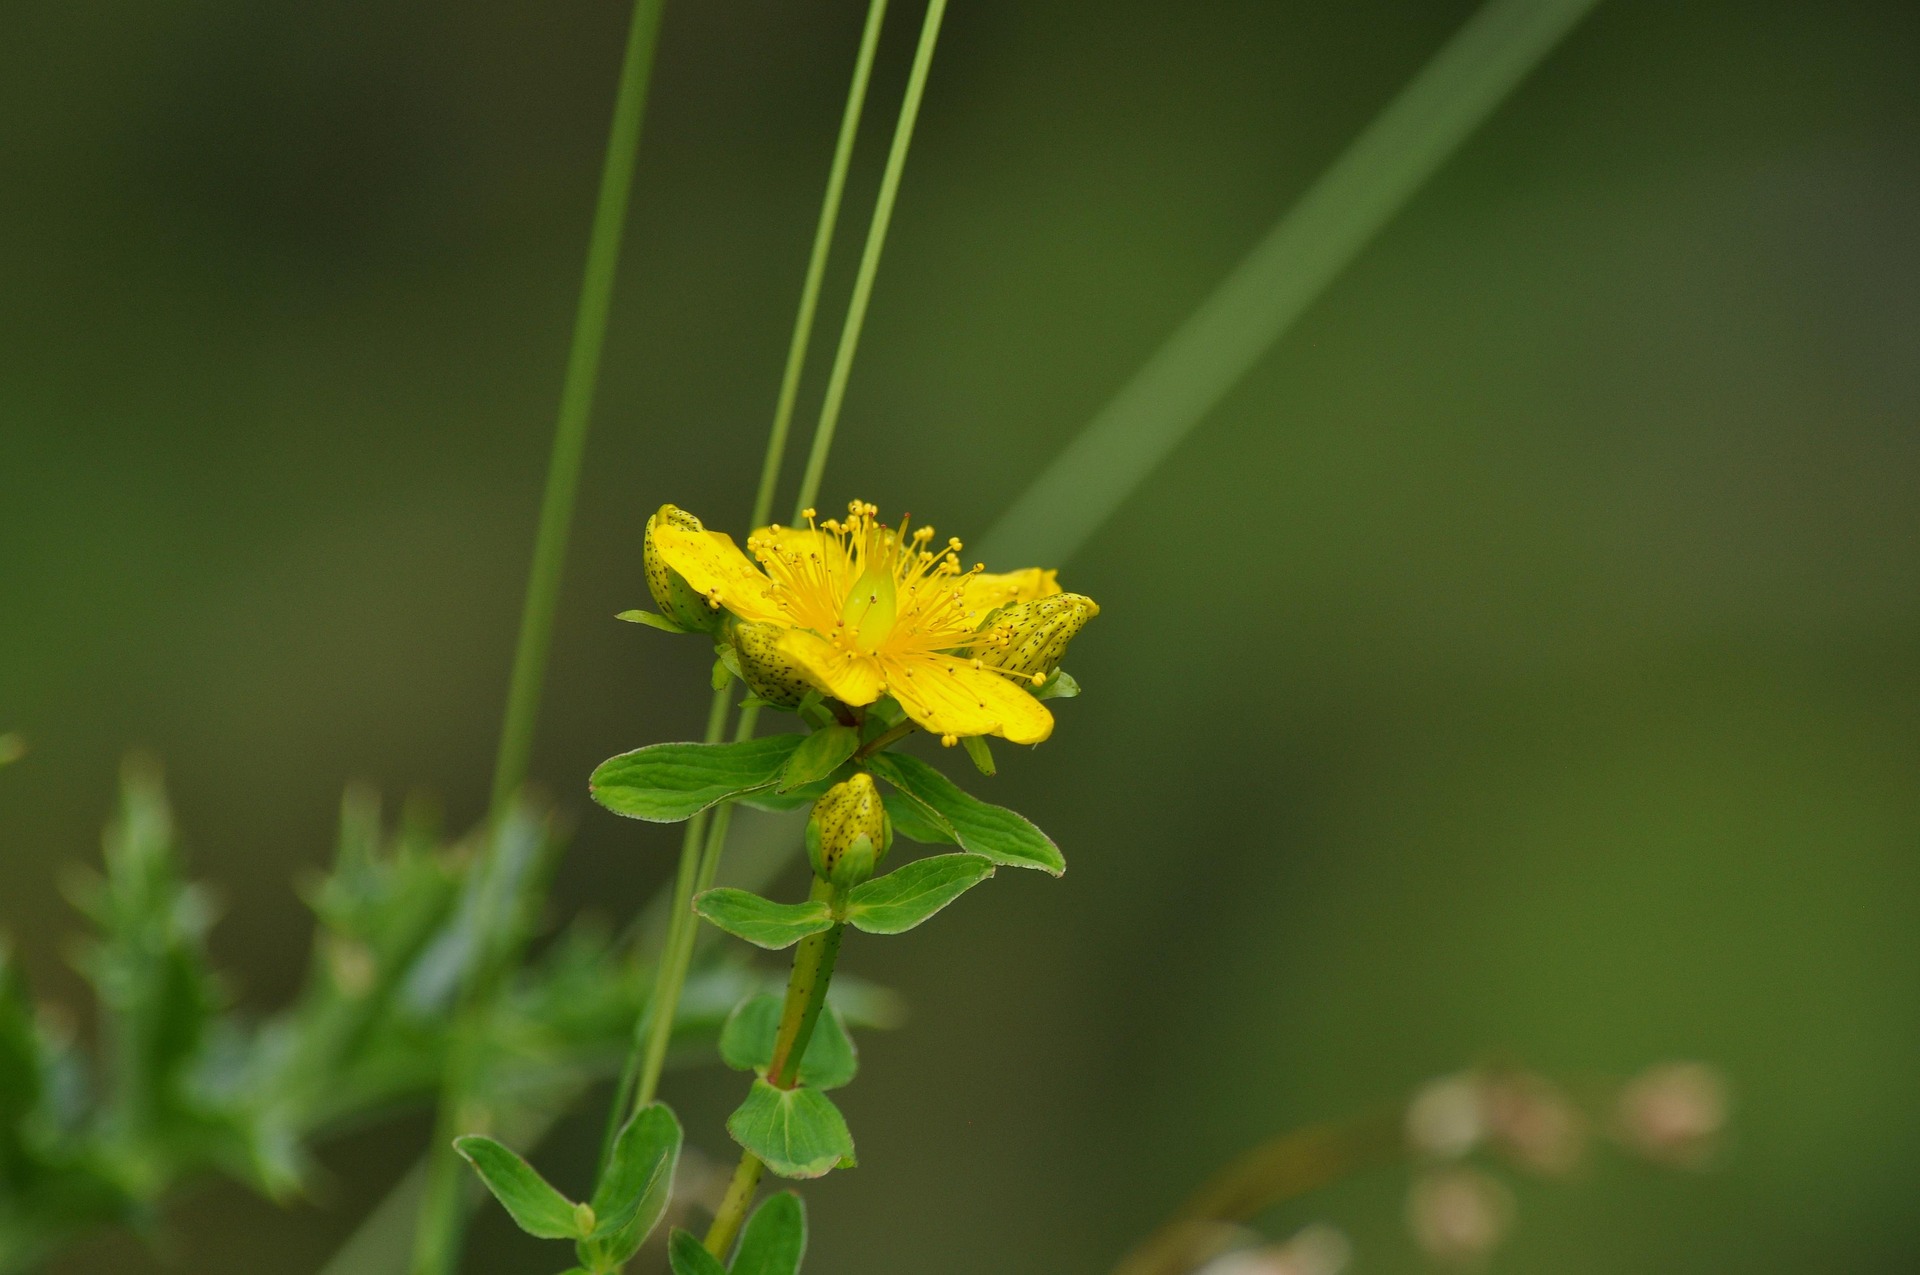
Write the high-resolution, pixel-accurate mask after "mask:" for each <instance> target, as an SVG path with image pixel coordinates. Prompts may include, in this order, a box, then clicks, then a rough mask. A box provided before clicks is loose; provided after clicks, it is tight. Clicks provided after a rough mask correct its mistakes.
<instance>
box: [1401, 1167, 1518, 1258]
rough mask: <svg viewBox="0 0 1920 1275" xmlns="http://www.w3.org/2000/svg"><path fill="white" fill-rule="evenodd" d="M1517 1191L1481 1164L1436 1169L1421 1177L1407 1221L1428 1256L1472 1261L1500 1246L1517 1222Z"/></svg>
mask: <svg viewBox="0 0 1920 1275" xmlns="http://www.w3.org/2000/svg"><path fill="white" fill-rule="evenodd" d="M1513 1212H1514V1206H1513V1192H1511V1191H1509V1190H1508V1189H1507V1186H1506V1184H1505V1183H1503V1182H1501V1181H1500V1180H1499V1179H1497V1178H1494V1177H1491V1176H1489V1175H1488V1174H1486V1173H1483V1172H1481V1171H1480V1170H1479V1169H1474V1168H1468V1167H1466V1166H1457V1167H1454V1168H1449V1169H1436V1170H1434V1171H1432V1172H1430V1173H1424V1174H1422V1175H1421V1176H1420V1177H1418V1178H1416V1179H1415V1180H1414V1183H1413V1189H1412V1191H1411V1192H1410V1193H1409V1194H1408V1196H1407V1225H1408V1226H1409V1227H1411V1228H1412V1230H1413V1238H1414V1242H1415V1243H1417V1244H1419V1245H1420V1248H1421V1250H1422V1251H1423V1252H1425V1253H1426V1254H1427V1255H1428V1256H1430V1257H1433V1258H1436V1259H1438V1260H1440V1261H1443V1262H1453V1263H1457V1264H1461V1265H1470V1264H1472V1263H1474V1262H1478V1261H1481V1260H1482V1259H1484V1258H1485V1257H1486V1256H1487V1255H1488V1254H1489V1253H1491V1252H1493V1250H1494V1249H1495V1248H1497V1247H1499V1245H1500V1241H1501V1240H1503V1239H1505V1238H1506V1235H1507V1232H1508V1231H1509V1230H1510V1229H1512V1226H1513Z"/></svg>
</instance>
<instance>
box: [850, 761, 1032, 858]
mask: <svg viewBox="0 0 1920 1275" xmlns="http://www.w3.org/2000/svg"><path fill="white" fill-rule="evenodd" d="M867 764H868V765H869V766H871V767H872V768H873V772H874V773H875V774H876V775H879V776H880V777H881V778H882V779H885V780H886V781H887V782H888V783H890V784H892V785H894V786H895V787H896V788H898V789H899V790H900V791H901V792H904V793H906V794H907V795H908V796H909V797H912V798H913V799H914V800H915V801H917V802H919V803H920V804H921V805H922V806H923V807H924V808H925V810H924V813H926V814H927V815H928V816H929V817H930V818H931V819H932V820H933V821H934V822H935V823H936V824H944V826H945V827H947V828H951V829H952V830H953V834H954V838H953V839H954V840H955V841H957V842H958V843H959V845H960V848H961V849H962V850H966V851H969V852H971V853H973V854H983V855H985V856H987V858H989V859H992V860H993V861H994V862H995V863H1000V864H1005V865H1006V866H1008V867H1012V868H1039V869H1040V870H1041V871H1043V872H1051V873H1052V874H1053V875H1054V876H1059V875H1060V874H1061V873H1062V872H1065V871H1066V870H1067V861H1066V858H1065V857H1064V856H1063V855H1061V853H1060V847H1058V846H1056V845H1054V844H1053V842H1052V840H1050V839H1049V838H1048V836H1047V834H1046V833H1044V832H1042V831H1040V829H1038V828H1036V827H1034V826H1033V825H1032V824H1031V823H1029V822H1027V820H1026V819H1025V818H1023V817H1022V816H1020V815H1018V814H1016V813H1014V812H1013V811H1011V810H1008V809H1007V808H1006V807H1005V806H993V805H989V804H987V803H986V802H984V801H981V800H980V799H979V798H977V797H972V796H969V795H968V794H966V793H964V792H962V791H961V790H960V789H959V788H957V787H955V786H954V783H953V781H952V780H951V779H948V778H947V777H946V776H945V775H943V774H941V773H940V772H939V771H937V770H935V769H934V768H933V767H931V766H929V765H927V763H925V762H923V761H921V760H920V759H919V758H918V757H909V756H907V755H906V754H905V753H879V754H876V755H875V756H873V757H871V758H869V759H868V760H867Z"/></svg>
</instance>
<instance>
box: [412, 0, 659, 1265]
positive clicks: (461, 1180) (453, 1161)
mask: <svg viewBox="0 0 1920 1275" xmlns="http://www.w3.org/2000/svg"><path fill="white" fill-rule="evenodd" d="M664 4H665V0H635V2H634V7H633V18H632V20H631V22H630V23H629V25H628V29H627V45H626V51H625V55H624V57H623V58H622V61H621V66H620V87H619V90H618V92H617V94H616V96H615V99H614V107H613V122H612V126H611V128H610V129H609V130H608V135H607V150H606V156H605V159H604V161H603V162H602V165H601V170H600V193H599V198H598V200H597V202H596V204H595V207H594V213H593V229H592V231H591V233H590V236H589V239H588V244H587V262H586V268H585V271H584V275H583V278H582V281H581V286H580V305H579V308H578V310H577V311H576V312H575V315H574V324H573V342H572V346H571V348H570V350H569V352H568V355H567V370H566V376H565V379H564V381H563V382H562V385H561V390H560V410H559V418H558V421H557V422H556V424H555V428H554V438H553V454H552V458H551V460H550V461H549V462H548V466H547V486H546V491H545V493H544V494H543V495H542V497H541V502H540V530H539V532H538V534H537V536H536V537H535V540H534V550H533V567H532V570H531V572H530V574H529V577H528V580H527V597H526V603H525V605H524V607H523V608H522V610H521V615H520V636H519V640H518V642H517V644H516V646H515V650H514V658H513V674H512V678H511V680H510V681H509V683H508V688H507V709H506V717H505V720H504V721H503V723H502V725H501V730H500V748H499V753H498V755H497V756H496V758H495V761H494V768H493V791H492V797H491V801H490V812H489V813H490V816H491V819H492V820H493V822H494V823H495V824H496V825H497V824H498V823H499V821H500V820H501V818H502V817H503V816H504V815H505V813H506V809H507V806H508V804H509V803H510V802H512V801H513V799H514V798H515V797H516V796H517V795H518V793H519V791H520V787H521V785H522V784H523V783H524V782H525V781H526V775H527V764H528V758H529V757H530V756H531V754H532V750H533V728H534V722H535V719H536V717H537V715H538V712H539V707H540V691H541V686H542V683H543V682H544V681H545V677H546V667H547V653H548V650H549V648H550V647H551V645H552V640H553V616H554V611H555V609H556V607H557V605H558V602H559V597H560V575H561V568H562V566H563V564H564V563H565V560H566V554H567V533H568V530H569V528H570V526H571V524H572V520H573V504H574V496H575V494H576V492H577V491H578V490H579V486H580V468H581V463H582V460H583V459H584V457H585V453H586V443H587V426H588V423H589V422H590V420H591V418H592V414H593V396H594V389H595V387H596V384H597V382H598V380H599V373H600V355H601V351H602V350H603V349H604V348H605V346H606V337H607V316H608V313H609V311H610V310H611V308H612V304H613V285H614V277H615V275H616V273H617V270H618V266H619V262H620V244H621V240H622V238H623V237H624V234H625V231H626V221H627V204H628V200H629V197H630V196H631V194H632V191H633V170H634V158H635V153H636V152H637V151H638V149H639V145H640V128H641V124H642V122H643V121H644V119H645V117H646V106H647V88H648V85H649V83H650V82H651V80H652V77H653V54H654V48H655V45H656V43H657V37H658V35H659V30H660V16H661V11H662V9H663V8H664ZM489 840H490V841H491V840H492V838H489ZM483 868H484V865H475V868H474V870H475V871H480V870H483ZM483 981H495V980H481V979H479V978H477V977H476V976H475V975H474V973H472V972H470V973H469V974H468V976H467V978H466V979H465V986H463V987H462V989H461V995H460V997H459V1004H458V1007H457V1009H456V1010H455V1014H456V1028H455V1031H454V1033H453V1040H452V1054H451V1056H450V1057H449V1060H448V1065H447V1075H446V1077H445V1079H444V1080H443V1082H442V1089H441V1096H440V1109H439V1112H438V1115H437V1118H436V1120H435V1125H434V1140H433V1143H432V1145H431V1146H429V1147H428V1150H427V1177H426V1183H425V1189H424V1191H423V1192H422V1195H421V1200H420V1219H419V1223H418V1225H417V1227H416V1229H415V1231H414V1243H413V1270H414V1275H447V1272H449V1271H451V1270H452V1269H453V1267H454V1265H455V1263H456V1262H457V1261H458V1260H459V1253H460V1239H461V1232H462V1230H463V1229H464V1223H465V1217H466V1212H465V1209H464V1208H463V1201H462V1195H463V1190H462V1188H463V1187H464V1186H465V1185H466V1177H465V1171H464V1168H463V1166H462V1165H461V1163H460V1161H459V1158H458V1157H457V1156H455V1154H454V1152H453V1147H452V1140H453V1137H454V1136H455V1135H456V1134H458V1133H460V1132H462V1130H463V1128H464V1126H465V1125H466V1123H467V1121H468V1120H469V1118H470V1117H471V1115H473V1114H476V1113H471V1112H470V1111H469V1107H470V1106H471V1103H472V1100H471V1095H470V1093H469V1085H468V1083H467V1082H468V1081H469V1080H470V1079H471V1078H472V1073H473V1071H474V1070H475V1067H476V1063H477V1060H476V1058H475V1057H474V1055H475V1054H476V1053H477V1052H478V1050H479V1047H480V1043H481V1042H480V1039H479V1038H480V1037H481V1035H482V1034H483V1033H484V1030H485V1027H486V1023H487V1019H488V1014H489V1011H490V1009H491V1004H490V1002H491V999H492V997H491V994H490V993H491V991H492V989H491V988H489V987H485V986H483V985H482V983H483Z"/></svg>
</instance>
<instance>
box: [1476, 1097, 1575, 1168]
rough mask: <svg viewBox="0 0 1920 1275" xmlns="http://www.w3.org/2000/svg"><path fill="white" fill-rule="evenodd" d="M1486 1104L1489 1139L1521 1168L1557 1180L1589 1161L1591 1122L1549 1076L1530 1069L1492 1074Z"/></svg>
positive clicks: (1483, 1098)
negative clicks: (1588, 1144) (1587, 1153)
mask: <svg viewBox="0 0 1920 1275" xmlns="http://www.w3.org/2000/svg"><path fill="white" fill-rule="evenodd" d="M1481 1100H1482V1101H1483V1102H1484V1103H1485V1110H1486V1119H1487V1129H1488V1133H1489V1136H1490V1137H1491V1138H1492V1140H1493V1141H1494V1143H1495V1144H1497V1145H1498V1146H1499V1148H1500V1149H1501V1150H1502V1151H1504V1152H1505V1153H1506V1154H1507V1155H1508V1156H1509V1157H1511V1158H1512V1160H1513V1162H1514V1163H1515V1164H1517V1165H1519V1166H1520V1167H1521V1168H1523V1169H1530V1170H1532V1171H1533V1172H1535V1173H1545V1174H1550V1175H1553V1176H1556V1177H1557V1176H1559V1175H1562V1174H1566V1173H1570V1172H1572V1171H1573V1170H1574V1169H1576V1168H1578V1167H1579V1166H1580V1161H1581V1160H1582V1159H1583V1158H1585V1155H1586V1150H1587V1118H1586V1116H1584V1115H1582V1114H1581V1112H1580V1109H1579V1108H1578V1107H1575V1106H1574V1105H1573V1104H1572V1103H1571V1102H1569V1101H1567V1098H1566V1095H1564V1094H1562V1093H1561V1092H1560V1090H1559V1089H1558V1088H1557V1087H1556V1086H1554V1084H1553V1083H1552V1082H1551V1081H1549V1080H1547V1079H1546V1078H1545V1077H1543V1076H1536V1075H1534V1074H1533V1073H1531V1072H1525V1071H1512V1072H1504V1073H1501V1074H1497V1075H1493V1076H1490V1077H1488V1078H1487V1080H1486V1082H1485V1087H1484V1089H1483V1090H1482V1099H1481Z"/></svg>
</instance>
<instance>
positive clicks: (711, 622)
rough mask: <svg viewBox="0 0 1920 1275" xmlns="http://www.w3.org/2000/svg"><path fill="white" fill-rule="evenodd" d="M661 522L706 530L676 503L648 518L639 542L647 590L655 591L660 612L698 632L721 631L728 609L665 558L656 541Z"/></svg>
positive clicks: (694, 529) (654, 602)
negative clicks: (688, 580)
mask: <svg viewBox="0 0 1920 1275" xmlns="http://www.w3.org/2000/svg"><path fill="white" fill-rule="evenodd" d="M659 523H664V524H666V525H668V526H673V527H679V528H681V529H682V530H684V531H701V530H704V528H703V527H702V526H701V524H700V520H699V519H698V518H696V517H694V516H693V515H692V514H690V513H688V512H687V511H686V510H684V509H681V508H679V507H678V506H676V505H662V506H660V509H659V511H658V512H657V513H655V514H654V515H653V516H652V517H650V518H648V519H647V529H646V532H645V534H644V535H643V536H642V538H641V542H640V561H641V565H642V567H643V569H644V570H645V571H646V576H647V592H648V593H651V594H652V595H653V604H654V605H655V606H657V607H659V608H660V614H661V615H664V616H666V617H667V618H668V619H669V620H672V621H673V622H674V623H675V624H677V625H679V626H680V627H681V628H683V629H688V630H690V631H693V632H696V633H713V632H716V631H718V630H719V628H720V625H721V622H722V621H723V620H724V619H725V618H726V612H724V611H722V610H720V608H719V606H718V605H717V604H716V603H714V602H713V601H712V600H711V599H709V598H704V597H701V596H700V594H699V592H698V591H696V590H695V589H694V587H693V586H692V585H690V584H688V583H687V581H686V578H685V577H684V576H682V575H681V574H680V573H679V572H678V571H675V570H674V569H673V568H672V567H670V566H668V565H667V564H666V562H665V561H664V560H662V558H661V557H660V550H659V549H658V548H657V547H656V546H655V545H654V543H653V529H654V526H655V524H659Z"/></svg>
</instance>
